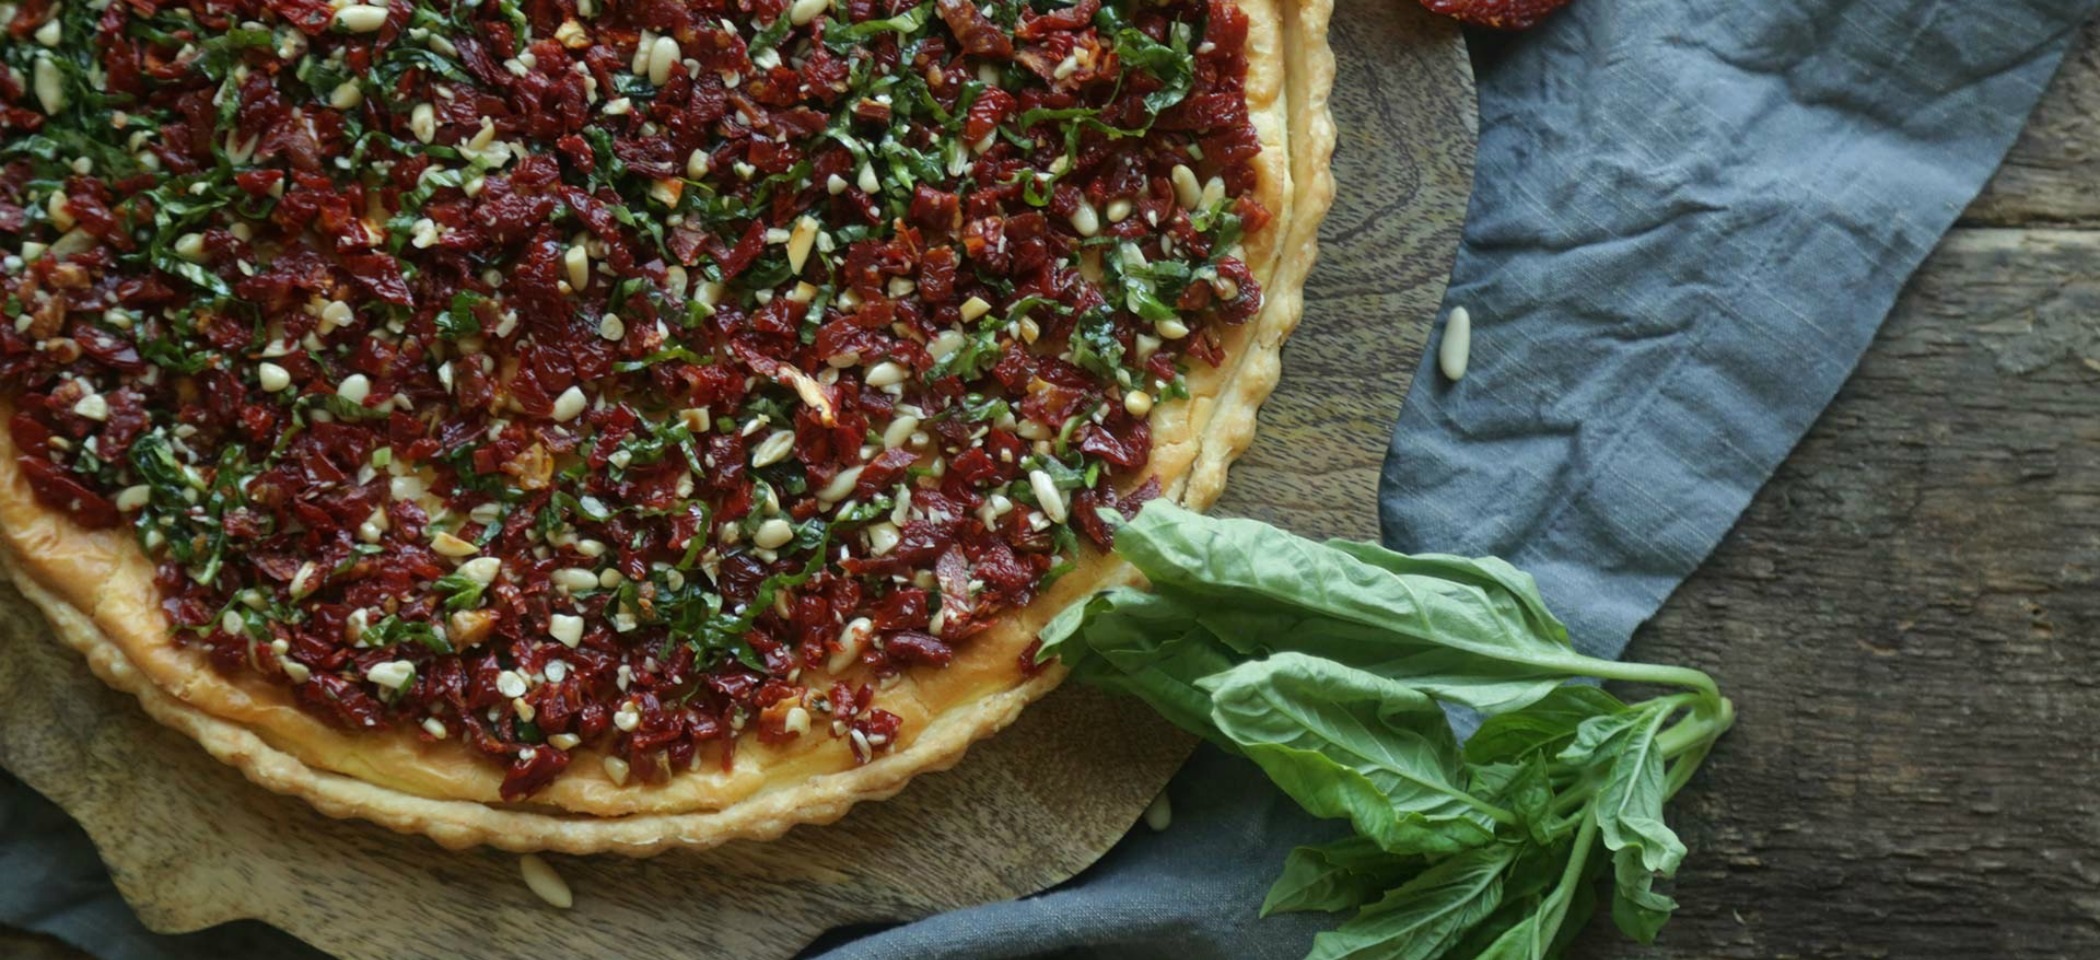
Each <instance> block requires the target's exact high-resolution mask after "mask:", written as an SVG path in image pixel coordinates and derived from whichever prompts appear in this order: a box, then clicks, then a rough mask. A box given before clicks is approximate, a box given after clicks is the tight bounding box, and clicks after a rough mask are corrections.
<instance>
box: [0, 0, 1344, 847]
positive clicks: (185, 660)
mask: <svg viewBox="0 0 2100 960" xmlns="http://www.w3.org/2000/svg"><path fill="white" fill-rule="evenodd" d="M1239 6H1240V8H1241V9H1242V10H1243V11H1244V12H1245V13H1246V14H1247V16H1248V20H1249V29H1248V38H1247V48H1248V49H1247V60H1248V68H1247V77H1246V94H1247V101H1248V108H1249V113H1250V116H1251V118H1252V120H1253V123H1254V126H1255V129H1256V131H1257V132H1258V134H1259V135H1260V137H1261V143H1262V152H1261V154H1260V155H1259V156H1258V157H1257V158H1255V160H1254V161H1253V162H1254V165H1255V167H1256V172H1257V185H1256V191H1257V198H1258V199H1259V200H1260V201H1261V202H1262V203H1263V205H1264V206H1265V207H1266V208H1267V209H1268V210H1270V211H1272V213H1273V215H1274V219H1273V220H1272V222H1271V223H1269V224H1268V225H1267V226H1266V227H1265V228H1264V229H1262V230H1260V231H1257V232H1256V233H1254V234H1252V235H1250V236H1249V237H1248V238H1247V241H1246V244H1247V253H1248V255H1247V258H1246V259H1247V262H1248V264H1249V266H1250V267H1251V268H1252V270H1253V272H1254V275H1255V277H1256V278H1257V279H1258V280H1259V281H1260V282H1261V284H1262V287H1263V290H1264V294H1265V298H1266V299H1265V302H1264V305H1263V307H1262V310H1261V312H1260V313H1259V314H1258V315H1257V317H1256V318H1255V319H1254V320H1253V321H1252V322H1249V323H1247V324H1244V325H1242V326H1240V327H1237V328H1233V329H1232V330H1231V331H1230V332H1229V333H1228V334H1227V336H1226V337H1225V338H1224V347H1225V350H1226V355H1227V357H1228V360H1227V363H1226V364H1224V365H1223V366H1221V367H1219V368H1216V369H1208V368H1206V369H1201V370H1199V371H1193V372H1191V373H1190V375H1189V376H1188V378H1187V385H1188V388H1189V393H1190V396H1189V397H1188V399H1187V400H1185V401H1180V402H1175V403H1165V404H1161V405H1160V406H1159V407H1157V408H1156V409H1155V410H1154V411H1153V413H1152V415H1151V424H1152V430H1153V437H1154V447H1153V455H1152V460H1151V462H1150V463H1149V464H1148V465H1147V468H1146V472H1148V473H1150V474H1153V475H1156V476H1158V477H1159V478H1160V479H1161V481H1162V483H1163V485H1164V489H1165V493H1166V495H1168V496H1170V497H1173V498H1174V499H1176V500H1177V501H1179V502H1182V503H1184V504H1186V505H1189V506H1193V507H1202V506H1205V505H1208V504H1209V503H1210V502H1211V501H1213V500H1215V499H1216V497H1217V496H1218V494H1219V493H1220V492H1221V490H1222V489H1223V485H1224V479H1225V471H1226V468H1227V467H1228V466H1229V465H1230V463H1231V462H1232V460H1233V459H1234V458H1235V457H1237V456H1238V455H1239V454H1240V452H1242V451H1243V450H1244V449H1245V448H1246V445H1247V443H1248V442H1249V441H1250V440H1251V439H1252V437H1253V429H1254V414H1255V410H1256V409H1257V408H1258V407H1259V406H1260V404H1261V402H1262V401H1263V400H1264V399H1265V398H1266V397H1267V396H1268V394H1269V392H1270V390H1271V389H1272V388H1273V387H1274V385H1275V382H1276V377H1277V373H1278V369H1279V351H1280V349H1281V346H1282V342H1283V340H1284V338H1285V337H1286V336H1287V335H1288V334H1289V333H1290V331H1291V329H1292V328H1293V327H1295V326H1296V324H1297V322H1298V319H1299V314H1300V308H1301V302H1302V290H1303V285H1304V281H1305V276H1306V273H1307V272H1308V271H1309V270H1310V269H1311V266H1312V261H1313V258H1314V254H1315V234H1316V231H1317V228H1318V226H1319V223H1320V220H1321V218H1322V217H1323V216H1324V214H1325V213H1326V211H1327V208H1328V206H1329V204H1330V202H1331V200H1332V197H1333V192H1334V185H1333V180H1332V178H1331V176H1330V174H1329V172H1328V161H1329V159H1330V157H1331V155H1332V152H1333V148H1334V141H1335V134H1334V127H1333V123H1332V120H1331V118H1330V115H1329V113H1328V109H1327V96H1328V92H1329V90H1330V89H1331V87H1332V85H1333V79H1334V59H1333V54H1332V52H1331V51H1330V49H1329V48H1328V45H1327V25H1328V18H1329V15H1330V13H1331V9H1332V6H1331V0H1239ZM7 412H8V411H5V410H4V409H0V415H5V414H7ZM15 453H16V451H15V449H14V447H13V441H12V440H11V439H10V438H9V437H8V436H7V435H6V433H5V431H0V562H4V565H5V566H6V568H7V571H8V573H9V574H10V575H11V576H12V577H13V578H14V580H15V581H16V583H17V584H18V585H19V587H20V588H21V590H22V592H23V594H24V595H25V596H27V597H28V598H29V599H30V600H31V601H32V602H34V603H36V604H37V605H38V607H40V608H41V609H42V610H43V611H44V612H45V614H46V616H47V617H49V619H50V621H51V623H52V625H53V627H54V628H55V630H56V632H57V633H58V634H59V635H60V636H61V637H62V638H63V639H64V640H65V642H66V643H68V644H69V645H71V646H72V647H74V648H75V649H77V650H79V651H80V652H81V653H82V654H83V655H84V656H86V658H87V660H88V663H89V665H90V667H91V668H92V669H93V670H94V672H95V673H96V674H97V675H98V676H99V677H101V678H102V679H103V680H104V681H105V682H107V683H108V684H109V685H111V686H112V687H114V688H116V689H119V690H123V691H126V692H128V693H131V694H133V695H135V696H136V697H138V699H139V701H140V703H141V704H142V705H143V706H144V707H145V708H146V710H147V712H148V713H149V714H151V715H152V716H153V717H154V718H155V719H157V720H159V721H160V722H162V723H165V724H167V725H168V726H171V727H173V728H175V729H177V730H180V731H182V732H184V733H186V734H188V735H189V736H191V737H193V738H195V739H196V740H197V741H198V742H199V743H200V744H202V745H203V746H204V748H205V749H206V750H207V751H208V752H210V753H211V754H212V755H213V756H215V757H217V758H219V759H220V760H222V761H224V762H226V763H229V764H232V765H233V766H235V767H237V768H239V769H240V770H241V771H242V772H243V773H244V774H245V775H246V776H247V777H248V778H249V779H250V780H252V781H254V782H256V783H258V784H260V785H262V786H264V787H266V788H268V789H271V790H274V791H277V792H280V793H287V794H292V795H295V796H299V797H302V798H304V799H306V800H307V801H309V802H311V803H312V804H313V805H314V806H315V807H316V808H318V809H320V810H321V811H322V812H324V813H326V814H329V815H331V816H336V817H358V818H362V819H366V820H371V821H373V822H376V823H379V824H381V825H384V826H386V827H389V828H392V829H394V830H398V831H402V832H405V833H421V834H425V835H428V836H430V837H431V838H433V839H435V840H437V841H438V842H439V843H440V844H443V845H445V846H447V847H453V848H460V847H467V846H472V845H476V844H489V845H492V846H496V847H500V848H503V849H507V850H517V851H526V850H557V851H562V852H567V853H591V852H601V851H610V852H616V853H623V854H629V855H648V854H653V853H656V852H659V851H662V850H665V849H667V848H670V847H707V846H713V845H716V844H720V843H723V842H726V841H728V840H733V839H764V838H770V837H775V836H778V835H780V834H781V833H783V832H785V831H786V830H787V829H788V828H789V827H791V826H793V825H795V824H797V823H828V822H830V821H833V820H836V819H837V818H838V817H840V816H842V815H843V814H844V813H845V812H846V810H847V809H849V808H850V807H851V806H852V805H853V804H855V803H858V802H860V801H863V800H875V799H882V798H885V797H888V796H891V795H893V794H895V793H896V792H897V791H898V790H899V789H902V787H903V786H904V784H905V783H906V782H907V781H909V780H910V779H911V778H912V777H913V776H915V775H917V774H919V773H923V772H928V771H936V770H943V769H946V768H948V767H950V766H952V765H954V764H955V763H956V762H957V761H958V760H960V759H961V757H962V755H963V753H964V751H965V750H966V749H967V748H968V747H969V745H970V744H971V743H972V742H974V741H976V740H977V739H979V738H982V737H985V736H988V735H990V734H992V733H994V732H996V731H998V730H999V729H1001V728H1003V727H1005V726H1006V725H1007V724H1009V723H1011V722H1012V721H1013V720H1014V718H1015V717H1016V716H1017V715H1018V714H1019V712H1020V710H1021V708H1022V707H1023V706H1025V705H1026V704H1027V703H1028V702H1030V701H1032V700H1034V699H1035V698H1037V697H1039V696H1042V695H1043V694H1044V693H1047V692H1048V691H1049V690H1050V689H1052V688H1053V687H1055V686H1056V685H1057V683H1058V682H1059V680H1061V679H1062V677H1063V671H1062V669H1061V668H1059V667H1057V666H1056V665H1051V666H1049V667H1048V668H1046V669H1043V670H1041V671H1040V672H1037V673H1034V674H1032V675H1030V674H1027V673H1024V672H1023V671H1022V670H1021V669H1020V665H1019V662H1020V658H1021V656H1022V655H1023V652H1024V651H1025V650H1026V649H1027V648H1028V647H1029V646H1030V644H1031V643H1032V642H1033V640H1034V637H1035V635H1036V632H1037V630H1038V629H1039V628H1040V626H1041V625H1042V623H1043V622H1045V621H1046V620H1047V619H1049V618H1050V617H1051V616H1053V615H1054V614H1055V613H1056V612H1057V611H1058V610H1060V609H1062V608H1063V607H1064V606H1066V605H1067V604H1069V603H1070V602H1072V601H1073V600H1075V599H1077V598H1079V597H1081V596H1084V595H1085V594H1087V593H1089V592H1092V591H1094V590H1097V589H1100V588H1102V587H1104V586H1108V585H1111V584H1113V583H1117V582H1124V581H1128V580H1130V579H1132V578H1134V576H1135V574H1134V573H1133V572H1132V571H1130V570H1129V568H1128V567H1127V566H1126V565H1124V564H1122V563H1121V562H1120V561H1117V560H1115V559H1114V558H1113V557H1107V556H1101V555H1094V556H1090V557H1087V558H1084V559H1083V560H1082V561H1081V563H1080V565H1079V567H1078V568H1077V569H1075V570H1074V571H1072V572H1071V573H1069V574H1068V575H1066V576H1065V577H1063V578H1062V579H1060V580H1059V581H1058V582H1057V583H1056V584H1055V585H1054V586H1053V587H1052V588H1051V589H1049V590H1047V591H1045V593H1044V594H1043V595H1042V596H1040V597H1038V598H1037V599H1036V600H1035V601H1034V602H1033V603H1032V604H1031V605H1030V606H1029V607H1027V608H1025V609H1023V610H1019V611H1016V612H1014V613H1013V614H1011V615H1009V616H1008V617H1007V618H1006V619H1005V620H1004V621H1003V622H1001V623H1000V624H998V625H997V626H995V627H994V628H992V629H990V630H987V631H986V632H985V633H983V634H981V635H979V636H978V637H976V638H974V639H973V640H972V642H971V643H969V644H967V645H965V646H964V647H963V648H962V649H960V650H958V651H957V653H956V656H955V659H954V661H953V662H952V663H950V664H949V665H948V666H946V667H945V668H940V669H930V670H929V669H915V670H913V671H911V672H910V673H908V674H905V675H903V676H902V677H900V678H899V679H898V680H897V681H896V682H895V683H894V685H893V686H891V687H889V688H887V689H886V690H885V691H884V698H885V701H884V702H885V706H886V707H887V708H889V709H890V710H891V711H892V712H895V713H897V714H899V715H900V716H901V717H902V718H903V721H904V723H903V732H902V733H901V734H900V736H899V743H898V744H897V745H896V746H895V747H894V748H893V749H891V750H889V751H887V752H885V753H883V754H881V755H879V756H877V757H875V758H874V759H873V760H872V761H870V762H868V763H866V764H864V765H859V766H856V765H854V763H853V758H852V756H851V754H850V752H849V751H848V750H847V749H846V748H845V747H844V746H843V745H842V744H841V743H840V742H839V741H837V740H829V739H823V738H798V739H797V740H795V741H791V742H789V743H787V744H783V745H778V746H775V745H766V744H761V743H758V742H756V741H753V740H750V738H746V740H745V741H744V742H740V743H739V744H738V746H737V753H736V761H735V763H734V764H733V765H732V766H730V767H729V768H728V769H726V770H725V769H722V766H721V765H720V764H718V763H706V762H703V763H701V764H700V765H699V766H700V769H697V770H691V771H682V772H680V773H679V774H678V775H677V776H675V777H673V778H671V779H670V780H669V781H668V782H666V783H660V784H643V783H640V782H634V783H629V784H625V785H621V784H616V783H614V782H613V781H612V779H610V777H608V776H607V775H606V774H605V773H604V772H603V770H602V766H601V764H599V763H598V762H596V761H597V759H598V758H597V757H595V756H594V755H592V754H590V753H589V752H588V751H583V752H582V753H581V755H580V756H579V757H578V759H579V760H582V761H585V762H581V763H577V764H576V765H575V766H574V767H573V768H572V770H571V772H570V773H569V775H567V776H564V777H562V778H560V779H558V780H557V781H555V782H554V783H552V784H550V785H549V786H548V787H547V788H546V789H544V790H542V791H541V792H539V793H537V794H535V795H534V796H532V797H531V798H530V800H528V801H525V802H521V803H507V802H503V801H502V800H501V799H500V798H499V795H498V787H499V785H500V783H501V780H502V772H501V771H500V770H498V769H495V768H493V767H491V766H490V765H488V764H485V763H481V762H478V761H477V760H476V759H475V758H473V757H471V756H468V755H467V753H466V751H464V750H461V749H459V748H458V746H457V745H456V744H453V743H448V742H440V743H426V742H424V741H423V740H421V739H419V738H417V737H415V736H413V735H412V734H411V733H408V732H405V731H396V732H393V733H385V734H378V735H374V734H369V733H350V732H346V731H343V730H340V729H338V728H335V727H332V726H330V725H329V724H327V723H325V722H323V721H321V720H320V719H318V718H316V717H314V716H313V715H311V714H309V713H307V712H306V711H304V710H302V709H300V708H299V707H298V706H297V705H296V704H295V703H294V702H293V699H292V697H291V696H290V694H289V692H288V690H287V689H286V688H284V687H282V686H278V685H274V684H271V683H269V682H267V681H265V680H263V679H261V678H259V677H253V676H228V675H226V674H224V673H221V672H219V671H216V670H213V669H212V668H211V667H210V666H209V665H208V664H207V663H206V661H205V658H204V656H203V655H202V654H201V653H199V652H197V651H195V650H192V649H189V648H186V647H180V646H177V645H176V644H174V643H172V642H171V640H170V637H169V629H168V624H167V621H166V618H165V617H164V615H163V614H162V612H161V609H160V599H159V594H158V592H157V590H156V588H155V586H154V583H153V568H152V564H151V563H150V562H149V561H148V560H147V559H146V558H145V556H144V555H143V554H142V553H141V552H140V550H139V549H138V547H137V546H136V544H135V542H134V540H133V538H132V536H131V534H130V532H129V531H128V530H123V529H114V530H101V531H87V530H83V529H81V528H79V527H78V526H76V525H75V524H74V523H73V522H72V521H71V520H70V519H68V518H67V517H65V516H63V515H60V514H58V513H55V512H53V511H50V510H47V509H45V508H44V507H42V506H41V505H39V504H38V503H37V502H36V500H35V498H34V496H33V494H32V493H31V491H30V488H29V484H28V481H27V479H26V477H25V476H24V474H23V472H22V471H21V469H20V468H19V467H18V466H17V461H16V458H15Z"/></svg>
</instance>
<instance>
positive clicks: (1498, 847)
mask: <svg viewBox="0 0 2100 960" xmlns="http://www.w3.org/2000/svg"><path fill="white" fill-rule="evenodd" d="M1517 854H1518V847H1517V846H1516V845H1514V844H1507V843H1497V844H1492V845H1489V846H1485V847H1479V848H1476V849H1473V850H1468V851H1466V852H1464V853H1461V854H1458V855H1457V856H1454V857H1451V858H1449V859H1446V860H1444V861H1443V862H1441V863H1438V864H1437V865H1436V866H1433V867H1430V868H1429V869H1427V870H1424V871H1422V873H1420V874H1419V875H1417V876H1416V877H1415V878H1414V879H1412V880H1409V881H1408V882H1407V883H1405V884H1403V885H1401V886H1399V887H1397V888H1395V889H1393V890H1392V891H1391V892H1390V893H1387V894H1386V895H1385V897H1384V899H1381V900H1379V901H1378V902H1377V903H1374V904H1372V905H1370V906H1368V907H1365V908H1364V909H1363V912H1361V913H1359V914H1357V915H1356V917H1355V918H1353V919H1351V920H1350V921H1349V922H1347V923H1344V924H1342V925H1341V926H1340V927H1337V928H1336V929H1334V930H1331V931H1329V932H1327V933H1323V934H1320V935H1319V936H1317V937H1314V938H1313V948H1312V952H1311V953H1310V954H1307V955H1306V960H1427V958H1429V957H1436V956H1441V955H1443V953H1444V951H1445V950H1446V949H1447V948H1449V947H1451V946H1452V945H1453V944H1455V943H1457V942H1458V941H1459V940H1460V939H1461V938H1462V937H1464V936H1465V935H1466V933H1467V932H1469V931H1471V930H1472V929H1473V928H1474V927H1475V926H1477V925H1479V924H1480V922H1481V921H1483V920H1485V919H1487V917H1488V916H1489V915H1490V914H1492V913H1494V912H1495V908H1496V907H1498V906H1500V905H1501V903H1502V881H1503V876H1502V875H1503V871H1505V870H1507V869H1508V868H1509V866H1510V864H1511V863H1512V862H1514V861H1515V860H1516V858H1517Z"/></svg>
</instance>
